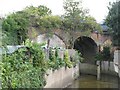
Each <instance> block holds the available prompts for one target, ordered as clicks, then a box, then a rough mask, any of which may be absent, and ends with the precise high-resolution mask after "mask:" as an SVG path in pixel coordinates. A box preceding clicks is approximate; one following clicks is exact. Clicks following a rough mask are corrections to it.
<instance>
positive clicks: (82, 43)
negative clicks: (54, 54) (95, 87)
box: [74, 36, 98, 64]
mask: <svg viewBox="0 0 120 90" xmlns="http://www.w3.org/2000/svg"><path fill="white" fill-rule="evenodd" d="M74 49H76V50H77V51H78V52H81V54H82V56H83V58H84V61H83V62H84V63H90V64H95V54H96V52H97V50H98V47H97V44H96V43H95V41H94V40H93V39H91V38H90V37H86V36H82V37H79V38H77V39H76V40H75V42H74Z"/></svg>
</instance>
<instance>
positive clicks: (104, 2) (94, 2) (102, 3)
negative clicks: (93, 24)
mask: <svg viewBox="0 0 120 90" xmlns="http://www.w3.org/2000/svg"><path fill="white" fill-rule="evenodd" d="M114 1H116V0H82V2H83V7H84V8H87V9H89V10H90V15H91V16H93V17H94V18H95V19H96V20H97V22H102V21H103V19H104V18H105V16H106V15H107V13H108V9H107V6H108V5H109V2H114ZM30 5H33V6H38V5H45V6H47V7H48V8H50V9H51V10H52V13H53V15H61V14H63V0H0V16H5V15H8V14H9V13H12V12H15V11H19V10H22V9H23V8H25V7H26V6H30Z"/></svg>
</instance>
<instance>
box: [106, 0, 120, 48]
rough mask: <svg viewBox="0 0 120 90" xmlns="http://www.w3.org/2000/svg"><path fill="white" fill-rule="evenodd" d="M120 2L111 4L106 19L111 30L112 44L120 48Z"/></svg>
mask: <svg viewBox="0 0 120 90" xmlns="http://www.w3.org/2000/svg"><path fill="white" fill-rule="evenodd" d="M119 8H120V1H118V2H114V3H113V4H111V3H110V6H109V7H108V9H109V13H108V15H107V17H106V20H105V23H106V24H107V25H108V27H109V28H110V30H109V31H110V33H111V36H112V42H113V45H114V46H120V38H119V36H120V30H119V28H120V9H119Z"/></svg>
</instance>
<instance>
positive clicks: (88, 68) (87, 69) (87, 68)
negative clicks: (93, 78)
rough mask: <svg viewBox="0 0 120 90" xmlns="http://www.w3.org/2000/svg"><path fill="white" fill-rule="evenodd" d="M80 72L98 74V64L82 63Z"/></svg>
mask: <svg viewBox="0 0 120 90" xmlns="http://www.w3.org/2000/svg"><path fill="white" fill-rule="evenodd" d="M80 73H81V74H90V75H97V65H94V64H89V63H80Z"/></svg>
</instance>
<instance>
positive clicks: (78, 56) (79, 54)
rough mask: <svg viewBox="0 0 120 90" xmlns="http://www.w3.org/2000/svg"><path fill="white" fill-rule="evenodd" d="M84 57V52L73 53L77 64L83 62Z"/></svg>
mask: <svg viewBox="0 0 120 90" xmlns="http://www.w3.org/2000/svg"><path fill="white" fill-rule="evenodd" d="M83 60H84V59H83V57H82V54H81V53H80V52H78V51H76V52H75V54H74V55H73V62H74V63H75V64H77V63H79V62H83Z"/></svg>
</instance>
